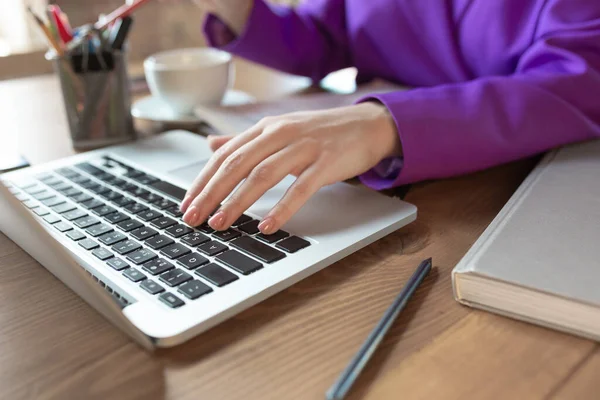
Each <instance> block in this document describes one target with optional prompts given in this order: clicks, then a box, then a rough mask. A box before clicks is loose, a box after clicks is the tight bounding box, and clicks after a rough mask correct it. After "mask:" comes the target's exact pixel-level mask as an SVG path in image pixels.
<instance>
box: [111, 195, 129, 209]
mask: <svg viewBox="0 0 600 400" xmlns="http://www.w3.org/2000/svg"><path fill="white" fill-rule="evenodd" d="M112 202H113V204H115V205H117V206H119V207H125V206H127V205H129V204H131V203H133V200H131V199H130V198H129V197H125V196H121V197H120V198H118V199H116V200H112Z"/></svg>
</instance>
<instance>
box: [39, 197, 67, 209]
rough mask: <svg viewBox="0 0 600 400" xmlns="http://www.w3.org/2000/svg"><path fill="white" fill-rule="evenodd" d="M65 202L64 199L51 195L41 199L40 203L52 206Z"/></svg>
mask: <svg viewBox="0 0 600 400" xmlns="http://www.w3.org/2000/svg"><path fill="white" fill-rule="evenodd" d="M64 202H65V200H64V199H62V198H60V197H51V198H49V199H47V200H42V201H41V203H42V204H43V205H45V206H46V207H54V206H57V205H59V204H63V203H64Z"/></svg>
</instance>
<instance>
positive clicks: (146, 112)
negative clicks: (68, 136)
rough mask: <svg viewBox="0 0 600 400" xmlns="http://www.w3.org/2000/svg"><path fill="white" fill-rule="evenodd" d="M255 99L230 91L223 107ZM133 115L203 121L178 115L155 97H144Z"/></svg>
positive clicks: (160, 120) (189, 115)
mask: <svg viewBox="0 0 600 400" xmlns="http://www.w3.org/2000/svg"><path fill="white" fill-rule="evenodd" d="M255 100H256V99H255V98H254V97H252V96H250V95H249V94H247V93H245V92H242V91H239V90H229V91H228V92H227V93H226V94H225V98H224V99H223V102H222V103H221V105H224V106H237V105H243V104H249V103H254V102H255ZM131 115H133V117H134V118H138V119H143V120H149V121H155V122H171V123H185V124H195V123H200V122H202V120H201V119H200V118H198V117H197V116H196V115H194V114H185V115H183V114H176V113H175V112H173V110H171V109H170V108H169V107H168V106H167V105H166V104H165V103H164V102H163V101H162V100H161V99H159V98H157V97H153V96H147V97H144V98H142V99H140V100H138V101H136V102H135V103H133V105H132V106H131Z"/></svg>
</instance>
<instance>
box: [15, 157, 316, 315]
mask: <svg viewBox="0 0 600 400" xmlns="http://www.w3.org/2000/svg"><path fill="white" fill-rule="evenodd" d="M96 161H98V162H96ZM15 185H16V186H17V187H18V188H19V189H18V190H17V189H16V188H15V187H10V190H11V191H12V192H13V193H14V194H15V195H16V197H17V198H18V199H19V200H20V201H21V202H22V203H23V204H24V205H25V206H26V207H27V208H29V209H30V210H31V211H32V212H33V213H34V214H35V215H37V216H38V217H40V218H41V220H43V221H44V222H45V223H46V224H49V225H52V226H53V227H54V228H55V229H56V230H57V231H58V232H61V233H62V234H64V235H65V236H66V237H68V238H69V239H70V240H72V241H74V242H77V243H78V244H79V246H80V247H81V248H82V249H84V250H85V251H88V252H90V253H91V254H92V255H93V256H94V257H96V258H97V259H98V260H99V261H101V262H104V263H105V264H106V265H107V266H108V267H110V268H112V269H114V270H116V271H119V272H120V273H121V274H122V276H123V277H124V278H126V279H129V280H130V281H132V282H136V283H138V284H139V288H140V290H143V291H144V292H145V293H148V294H150V295H152V296H154V297H155V298H156V299H157V301H160V302H161V303H162V304H164V305H166V306H168V307H170V308H179V307H182V306H184V305H185V304H187V303H189V302H192V301H194V300H196V299H198V298H200V297H202V296H209V295H210V293H212V292H213V291H215V290H220V288H222V287H224V286H227V285H230V284H233V283H234V282H236V281H238V280H239V279H243V278H244V276H247V275H249V274H252V273H255V272H257V271H259V270H261V269H263V268H264V266H265V264H269V265H270V264H273V263H276V262H277V261H279V260H281V259H283V258H285V257H286V254H289V253H295V252H297V251H299V250H301V249H304V248H306V247H308V246H310V242H309V241H307V240H305V239H302V238H300V237H298V236H293V235H290V234H289V233H288V232H285V231H282V230H280V231H278V232H276V233H275V234H273V235H263V234H261V233H260V232H259V230H258V222H259V221H257V220H255V219H254V218H252V217H250V216H249V215H246V214H244V215H242V216H241V217H240V218H238V220H237V221H235V223H234V224H233V228H230V229H228V230H225V231H218V232H216V231H214V230H213V229H212V228H211V227H210V226H209V225H208V224H206V223H204V224H202V225H200V226H199V227H197V228H191V227H189V226H187V225H185V224H184V223H183V221H182V220H181V218H182V216H183V215H182V213H181V212H180V211H179V202H180V201H181V200H182V199H183V197H184V195H185V190H184V189H182V188H179V187H177V186H174V185H173V184H171V183H169V182H165V181H162V180H160V179H158V178H156V177H154V176H151V175H149V174H146V173H144V172H142V171H139V170H136V169H135V168H132V167H130V166H128V165H126V164H124V163H122V162H120V161H116V160H113V159H111V158H109V157H104V158H102V159H99V160H94V162H93V164H92V163H89V162H84V163H79V164H76V165H73V166H71V167H64V168H59V169H57V170H55V171H53V173H44V174H42V175H40V176H37V177H36V180H33V181H32V180H29V181H27V182H15ZM215 211H216V210H215Z"/></svg>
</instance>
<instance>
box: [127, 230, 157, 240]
mask: <svg viewBox="0 0 600 400" xmlns="http://www.w3.org/2000/svg"><path fill="white" fill-rule="evenodd" d="M157 233H158V232H157V231H155V230H154V229H152V228H148V227H142V228H138V229H136V230H134V231H131V233H130V235H131V237H133V238H134V239H137V240H146V239H148V238H150V237H152V236H154V235H156V234H157Z"/></svg>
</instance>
